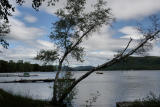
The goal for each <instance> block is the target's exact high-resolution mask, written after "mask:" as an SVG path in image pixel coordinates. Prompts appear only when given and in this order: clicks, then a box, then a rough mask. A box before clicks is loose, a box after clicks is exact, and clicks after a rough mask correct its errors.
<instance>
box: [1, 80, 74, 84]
mask: <svg viewBox="0 0 160 107" xmlns="http://www.w3.org/2000/svg"><path fill="white" fill-rule="evenodd" d="M54 80H55V79H29V80H27V79H21V80H13V81H3V82H0V83H33V82H53V81H54ZM65 80H66V79H58V81H61V82H63V81H65ZM67 80H68V81H75V79H67Z"/></svg>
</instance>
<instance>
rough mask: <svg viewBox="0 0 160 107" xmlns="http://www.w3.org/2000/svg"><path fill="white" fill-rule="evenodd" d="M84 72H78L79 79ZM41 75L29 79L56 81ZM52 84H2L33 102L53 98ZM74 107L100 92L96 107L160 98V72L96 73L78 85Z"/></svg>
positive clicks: (112, 106) (0, 78)
mask: <svg viewBox="0 0 160 107" xmlns="http://www.w3.org/2000/svg"><path fill="white" fill-rule="evenodd" d="M84 73H85V72H75V73H74V74H75V77H76V78H77V77H79V76H80V75H82V74H84ZM31 74H38V75H39V76H35V77H23V79H24V78H25V79H30V78H32V79H33V78H34V79H36V78H54V77H55V73H51V72H47V73H40V72H39V73H31ZM15 79H16V80H18V79H22V77H0V81H6V80H15ZM52 85H53V83H0V88H2V89H4V90H6V91H9V92H12V93H15V94H21V95H24V96H31V97H32V98H34V99H44V100H49V99H50V98H51V97H52V96H51V95H52V88H51V87H52ZM77 88H78V94H77V96H76V97H77V99H75V100H74V103H75V104H76V105H75V107H84V106H85V104H86V100H87V99H89V98H92V96H94V95H95V94H94V93H96V92H97V91H99V92H100V96H99V97H98V99H97V101H96V102H95V103H93V104H94V106H95V107H115V102H118V101H132V100H135V99H139V98H144V97H146V96H147V95H148V94H149V93H150V92H151V91H152V92H154V93H155V94H156V95H159V94H160V71H105V72H104V74H95V73H93V74H92V75H90V76H89V77H88V78H87V79H85V80H83V81H82V82H81V83H80V84H79V85H78V87H77Z"/></svg>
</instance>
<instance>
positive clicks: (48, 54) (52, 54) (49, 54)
mask: <svg viewBox="0 0 160 107" xmlns="http://www.w3.org/2000/svg"><path fill="white" fill-rule="evenodd" d="M58 56H59V55H58V53H57V51H56V50H41V51H40V52H39V53H38V55H37V56H36V58H35V59H37V60H42V61H44V62H45V63H48V62H52V61H55V60H57V59H58Z"/></svg>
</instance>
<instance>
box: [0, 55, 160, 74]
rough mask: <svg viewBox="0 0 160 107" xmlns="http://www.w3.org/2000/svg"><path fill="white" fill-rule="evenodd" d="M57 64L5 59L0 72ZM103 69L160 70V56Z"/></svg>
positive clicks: (42, 68)
mask: <svg viewBox="0 0 160 107" xmlns="http://www.w3.org/2000/svg"><path fill="white" fill-rule="evenodd" d="M56 68H57V65H39V64H31V63H30V62H24V61H23V60H18V61H17V62H14V61H13V60H10V61H4V60H0V72H1V73H5V72H36V71H41V72H51V71H56ZM92 68H94V66H77V67H68V66H63V67H62V70H63V71H64V70H65V71H89V70H90V69H92ZM101 70H102V71H108V70H160V57H155V56H146V57H128V58H127V59H125V60H122V61H120V62H119V63H117V64H115V65H113V66H110V67H108V68H105V67H104V68H103V69H101Z"/></svg>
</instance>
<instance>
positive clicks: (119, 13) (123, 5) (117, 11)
mask: <svg viewBox="0 0 160 107" xmlns="http://www.w3.org/2000/svg"><path fill="white" fill-rule="evenodd" d="M107 1H108V0H107ZM108 5H109V7H110V8H111V9H112V12H113V14H114V16H115V17H116V18H118V19H135V18H142V17H144V16H148V15H151V14H154V13H156V12H158V11H160V0H109V1H108Z"/></svg>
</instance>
